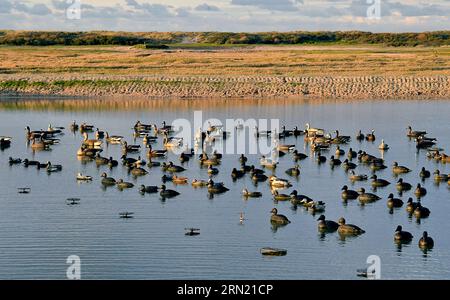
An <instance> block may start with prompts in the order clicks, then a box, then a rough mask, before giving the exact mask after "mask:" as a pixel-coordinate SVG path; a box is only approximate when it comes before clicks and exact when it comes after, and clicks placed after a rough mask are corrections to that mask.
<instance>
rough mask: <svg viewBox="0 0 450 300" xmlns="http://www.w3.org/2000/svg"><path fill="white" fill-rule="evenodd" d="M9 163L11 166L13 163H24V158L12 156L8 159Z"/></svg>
mask: <svg viewBox="0 0 450 300" xmlns="http://www.w3.org/2000/svg"><path fill="white" fill-rule="evenodd" d="M8 163H9V165H10V166H12V165H18V164H21V163H22V159H21V158H12V157H11V156H10V157H9V159H8Z"/></svg>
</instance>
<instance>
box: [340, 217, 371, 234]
mask: <svg viewBox="0 0 450 300" xmlns="http://www.w3.org/2000/svg"><path fill="white" fill-rule="evenodd" d="M338 224H339V227H338V232H339V233H340V234H342V235H360V234H363V233H365V231H364V230H363V229H361V228H359V227H358V226H356V225H353V224H346V221H345V219H344V218H339V220H338Z"/></svg>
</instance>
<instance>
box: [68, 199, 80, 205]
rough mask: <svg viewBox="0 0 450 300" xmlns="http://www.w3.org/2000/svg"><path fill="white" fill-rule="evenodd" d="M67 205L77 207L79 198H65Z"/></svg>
mask: <svg viewBox="0 0 450 300" xmlns="http://www.w3.org/2000/svg"><path fill="white" fill-rule="evenodd" d="M66 201H67V205H77V204H80V198H67V199H66Z"/></svg>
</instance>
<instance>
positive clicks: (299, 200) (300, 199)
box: [290, 190, 314, 205]
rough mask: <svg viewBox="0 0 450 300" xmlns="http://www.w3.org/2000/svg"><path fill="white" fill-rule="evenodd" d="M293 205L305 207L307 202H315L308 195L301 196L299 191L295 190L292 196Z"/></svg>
mask: <svg viewBox="0 0 450 300" xmlns="http://www.w3.org/2000/svg"><path fill="white" fill-rule="evenodd" d="M290 196H291V203H292V204H293V205H303V204H304V203H305V201H306V202H308V203H309V202H314V200H313V199H312V198H310V197H308V196H306V195H299V194H298V192H297V190H293V191H292V192H291V194H290Z"/></svg>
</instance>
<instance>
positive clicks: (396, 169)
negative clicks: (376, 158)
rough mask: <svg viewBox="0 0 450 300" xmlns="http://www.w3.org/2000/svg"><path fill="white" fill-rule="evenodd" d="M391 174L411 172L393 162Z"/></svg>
mask: <svg viewBox="0 0 450 300" xmlns="http://www.w3.org/2000/svg"><path fill="white" fill-rule="evenodd" d="M392 172H393V173H394V174H405V173H409V172H411V170H410V169H409V168H407V167H405V166H399V165H398V163H397V162H394V164H393V166H392Z"/></svg>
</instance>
